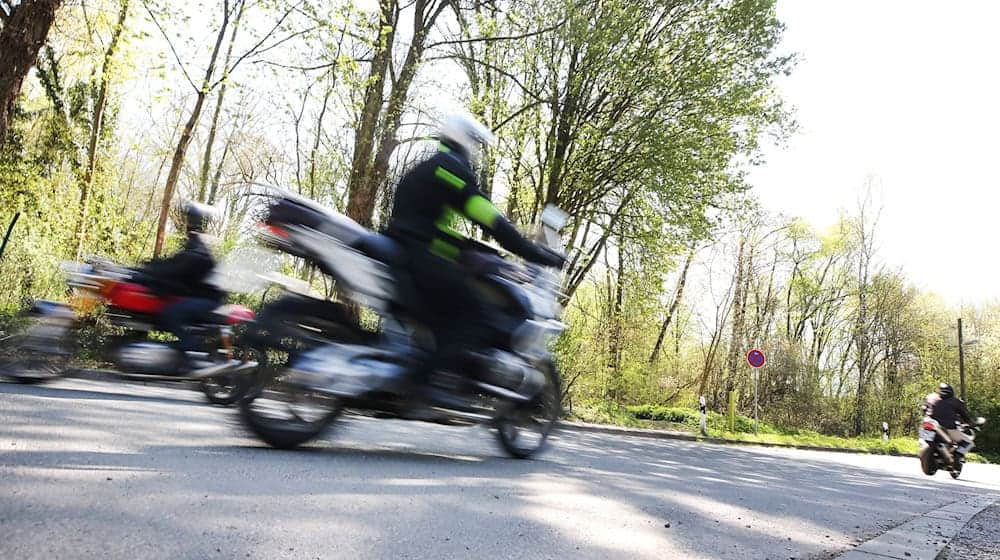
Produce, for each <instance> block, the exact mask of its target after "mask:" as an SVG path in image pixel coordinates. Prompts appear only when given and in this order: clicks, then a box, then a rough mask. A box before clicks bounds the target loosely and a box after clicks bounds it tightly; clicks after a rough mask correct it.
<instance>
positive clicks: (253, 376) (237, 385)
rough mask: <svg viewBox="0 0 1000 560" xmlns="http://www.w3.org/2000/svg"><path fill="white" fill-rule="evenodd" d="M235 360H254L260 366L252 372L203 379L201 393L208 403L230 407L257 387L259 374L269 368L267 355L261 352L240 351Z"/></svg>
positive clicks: (252, 350)
mask: <svg viewBox="0 0 1000 560" xmlns="http://www.w3.org/2000/svg"><path fill="white" fill-rule="evenodd" d="M235 358H237V359H241V360H253V361H255V362H257V363H258V364H259V365H258V366H257V368H255V369H253V370H250V371H243V372H240V373H237V374H223V375H220V376H218V377H210V378H208V379H202V380H201V383H199V387H201V392H202V393H204V394H205V398H206V399H208V402H210V403H212V404H215V405H220V406H229V405H231V404H233V403H235V402H237V401H239V400H240V399H242V398H243V397H244V396H246V395H247V394H248V393H249V392H250V391H251V390H252V389H253V388H254V387H255V386H256V385H257V376H258V372H260V371H262V370H264V369H265V368H266V366H267V355H266V354H265V353H264V352H263V351H261V350H255V349H244V350H240V351H238V352H236V355H235Z"/></svg>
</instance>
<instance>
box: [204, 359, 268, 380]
mask: <svg viewBox="0 0 1000 560" xmlns="http://www.w3.org/2000/svg"><path fill="white" fill-rule="evenodd" d="M257 365H258V364H257V362H254V361H247V362H242V361H240V360H228V361H226V362H223V363H221V364H216V365H214V366H209V367H206V368H201V369H196V370H194V371H192V372H191V373H190V374H189V375H188V377H191V378H192V379H206V378H208V377H215V376H216V375H222V374H233V373H243V372H244V371H249V370H252V369H254V368H256V367H257Z"/></svg>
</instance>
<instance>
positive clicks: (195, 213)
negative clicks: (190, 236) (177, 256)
mask: <svg viewBox="0 0 1000 560" xmlns="http://www.w3.org/2000/svg"><path fill="white" fill-rule="evenodd" d="M181 210H182V212H183V213H184V224H185V225H184V227H185V229H186V230H187V232H188V233H192V232H197V233H205V232H206V231H207V230H208V225H209V223H210V222H211V221H212V218H214V217H215V209H214V208H212V207H211V206H208V205H205V204H199V203H197V202H185V203H184V205H183V206H182V207H181Z"/></svg>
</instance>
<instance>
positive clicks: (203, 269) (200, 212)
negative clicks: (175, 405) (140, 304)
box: [142, 202, 225, 371]
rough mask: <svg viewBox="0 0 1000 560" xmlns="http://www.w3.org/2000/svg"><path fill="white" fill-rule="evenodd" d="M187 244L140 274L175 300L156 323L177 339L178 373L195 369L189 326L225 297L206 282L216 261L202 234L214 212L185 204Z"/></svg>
mask: <svg viewBox="0 0 1000 560" xmlns="http://www.w3.org/2000/svg"><path fill="white" fill-rule="evenodd" d="M183 212H184V218H185V230H186V233H187V240H186V241H185V243H184V247H183V248H182V249H181V250H180V251H178V252H177V253H175V254H173V255H171V256H170V257H167V258H164V259H156V260H152V261H150V262H148V263H147V264H146V265H145V266H144V267H143V268H142V272H143V274H144V275H145V276H146V277H147V279H148V283H149V284H150V288H151V289H153V290H154V291H155V292H157V293H158V294H159V295H161V296H174V297H177V298H178V299H177V301H176V302H174V303H172V304H170V305H169V306H168V307H166V308H165V309H164V310H163V311H161V312H160V314H159V316H158V317H157V320H158V321H159V322H160V324H161V325H162V326H163V327H164V328H165V329H167V330H168V331H170V332H171V333H172V334H173V335H174V336H176V337H177V339H178V341H179V342H178V348H179V349H180V350H181V352H182V354H181V356H182V358H181V360H182V361H181V369H182V370H185V371H190V370H192V369H196V368H197V367H198V365H199V364H198V363H197V362H196V361H194V360H193V358H192V356H194V355H196V354H197V350H198V338H197V336H195V335H193V334H192V333H191V332H190V330H189V329H188V326H189V325H191V324H193V323H196V322H197V321H199V320H201V319H203V318H205V317H207V316H208V315H209V314H210V313H211V312H212V311H214V310H215V309H216V308H218V307H219V305H220V304H221V302H222V300H223V299H224V298H225V293H223V292H222V290H220V289H219V288H217V287H215V286H214V285H212V284H210V283H209V282H208V279H209V278H210V277H211V275H212V273H213V272H214V270H215V265H216V262H215V257H214V256H212V251H211V250H210V249H209V248H208V244H206V243H205V239H204V237H203V236H204V234H205V232H206V230H207V229H208V225H209V222H210V220H211V218H212V216H213V214H214V210H213V209H212V208H211V207H209V206H205V205H202V204H197V203H192V202H188V203H185V204H184V206H183Z"/></svg>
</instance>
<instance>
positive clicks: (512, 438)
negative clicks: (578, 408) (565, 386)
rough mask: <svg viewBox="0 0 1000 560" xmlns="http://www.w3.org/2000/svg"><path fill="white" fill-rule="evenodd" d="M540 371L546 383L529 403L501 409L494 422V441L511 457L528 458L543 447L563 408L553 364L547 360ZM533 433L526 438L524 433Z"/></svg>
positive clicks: (559, 386) (557, 375) (560, 386)
mask: <svg viewBox="0 0 1000 560" xmlns="http://www.w3.org/2000/svg"><path fill="white" fill-rule="evenodd" d="M542 373H543V374H544V375H545V378H546V381H547V383H546V384H545V387H544V388H543V389H542V391H541V392H540V393H539V394H538V396H537V397H535V399H534V400H532V401H531V402H530V403H527V404H524V405H518V406H515V407H512V408H510V409H509V410H506V411H503V412H501V413H500V414H499V415H498V416H497V418H496V421H495V428H496V433H497V441H499V442H500V446H501V447H503V449H504V451H506V452H507V453H508V454H509V455H510V456H511V457H514V458H516V459H530V458H531V457H533V456H534V455H535V454H537V453H539V452H540V451H542V450H543V449H544V448H545V445H546V444H547V443H548V438H549V434H551V433H552V430H553V429H554V428H555V426H556V422H557V421H558V420H559V414H560V413H561V411H562V382H561V381H560V378H559V372H557V371H556V368H555V365H554V364H552V363H548V364H546V365H545V366H544V369H543V371H542ZM529 431H530V433H531V434H533V435H534V437H533V438H531V439H527V438H526V437H525V436H526V435H527V433H529Z"/></svg>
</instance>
